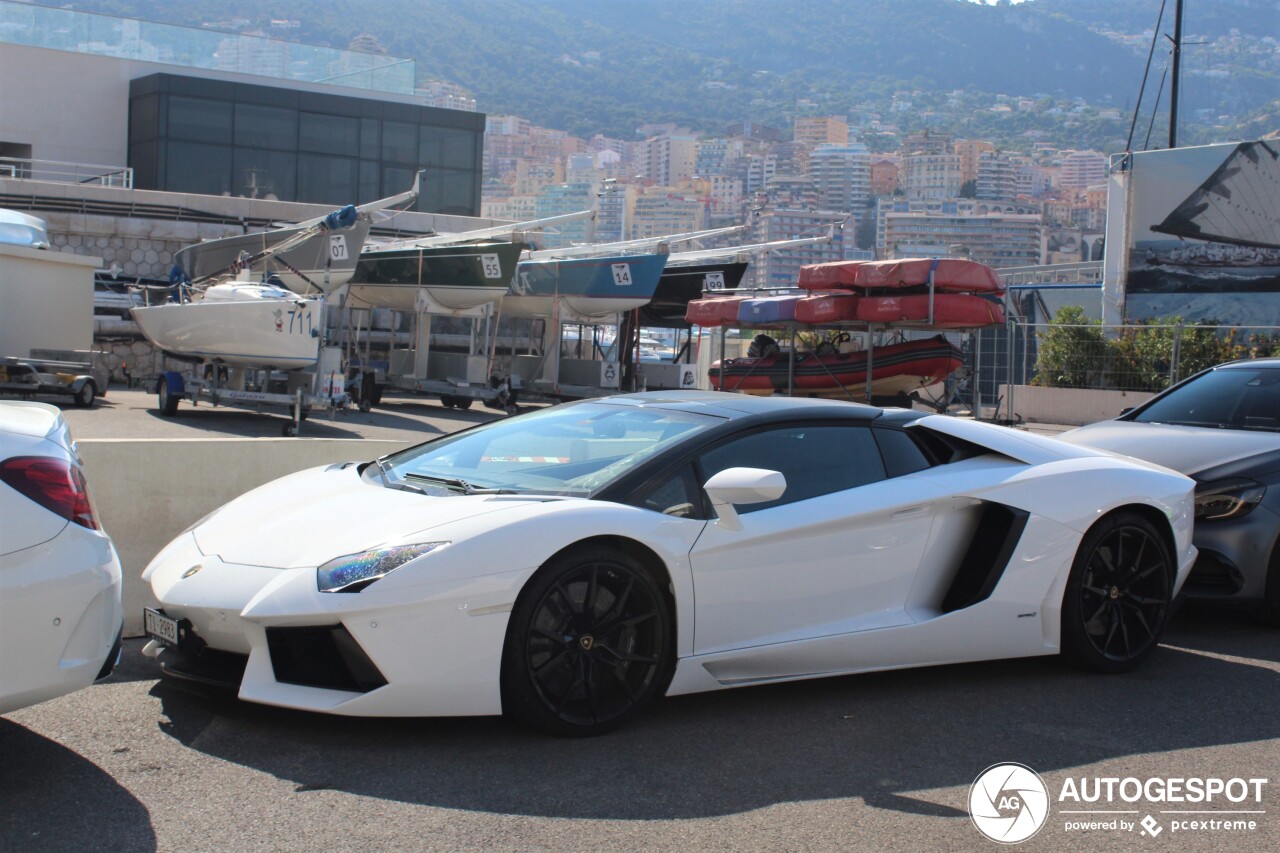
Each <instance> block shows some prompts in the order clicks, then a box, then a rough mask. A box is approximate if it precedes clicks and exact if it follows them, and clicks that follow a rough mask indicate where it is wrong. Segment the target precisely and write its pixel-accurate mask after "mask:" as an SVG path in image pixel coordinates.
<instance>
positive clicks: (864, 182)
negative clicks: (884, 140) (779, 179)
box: [808, 143, 871, 212]
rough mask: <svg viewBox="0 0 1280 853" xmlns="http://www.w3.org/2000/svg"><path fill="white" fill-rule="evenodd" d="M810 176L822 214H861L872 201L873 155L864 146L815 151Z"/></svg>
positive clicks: (826, 147) (856, 145) (830, 145)
mask: <svg viewBox="0 0 1280 853" xmlns="http://www.w3.org/2000/svg"><path fill="white" fill-rule="evenodd" d="M808 175H809V177H810V178H811V179H812V180H813V184H814V188H815V189H816V190H817V192H818V207H820V208H821V209H823V210H843V211H846V212H853V211H859V212H860V211H862V210H863V208H865V207H866V206H867V202H869V201H870V200H871V152H870V151H868V150H867V146H865V145H863V144H861V143H846V144H844V145H834V144H824V145H819V146H818V147H817V148H814V149H813V151H812V152H811V153H810V155H809V171H808Z"/></svg>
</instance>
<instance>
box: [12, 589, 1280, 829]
mask: <svg viewBox="0 0 1280 853" xmlns="http://www.w3.org/2000/svg"><path fill="white" fill-rule="evenodd" d="M139 647H140V643H139V642H138V641H131V642H130V643H129V644H128V645H127V648H126V654H125V659H124V664H123V666H122V667H121V668H120V669H119V670H118V671H117V673H116V675H114V676H113V677H112V678H111V679H110V680H109V681H107V682H104V683H102V684H99V685H96V686H94V687H91V688H89V689H87V690H83V691H81V692H79V693H75V694H72V695H70V696H66V697H63V698H60V699H56V700H53V701H50V702H47V703H44V704H42V705H38V706H36V707H33V708H28V709H24V710H21V711H17V712H13V713H11V714H8V715H6V716H4V717H0V757H2V760H0V850H4V851H6V853H15V851H64V850H65V851H86V850H94V851H102V850H126V851H148V850H233V851H242V850H243V851H250V850H252V851H262V850H306V851H311V850H315V851H334V850H642V849H643V850H656V849H662V850H681V851H684V850H781V849H787V850H992V849H1001V848H999V847H998V846H997V845H995V844H993V843H991V842H989V841H986V840H985V839H984V838H982V837H981V836H980V835H979V834H978V831H977V830H976V829H975V827H974V825H973V824H972V823H971V821H970V819H969V817H968V813H967V811H966V806H967V798H968V793H969V788H970V785H971V783H972V782H973V780H974V778H975V777H976V776H977V775H978V774H979V773H980V772H981V771H982V770H983V769H985V768H987V767H988V766H989V765H992V764H994V763H997V762H1020V763H1022V764H1025V765H1027V766H1028V767H1030V768H1032V769H1034V770H1035V771H1037V772H1039V773H1040V774H1041V776H1042V777H1043V778H1044V781H1045V782H1046V784H1047V787H1048V790H1049V792H1050V799H1051V804H1050V808H1051V813H1050V815H1049V818H1048V821H1047V823H1046V825H1045V826H1044V828H1043V829H1042V830H1041V831H1040V833H1039V834H1038V835H1036V836H1035V837H1033V838H1032V839H1031V840H1029V841H1027V842H1025V843H1023V844H1021V845H1019V846H1017V847H1015V848H1012V849H1020V850H1080V851H1092V850H1117V851H1118V850H1124V851H1131V850H1146V849H1150V850H1174V851H1182V850H1187V851H1224V850H1241V851H1246V850H1247V851H1258V850H1276V849H1280V716H1278V715H1277V714H1276V712H1275V709H1276V707H1277V704H1278V703H1280V632H1277V631H1272V630H1268V629H1264V628H1261V627H1258V626H1255V625H1253V624H1252V623H1250V622H1249V621H1248V620H1247V619H1244V618H1242V617H1241V616H1240V615H1238V614H1234V613H1231V612H1215V611H1212V610H1209V611H1202V610H1198V609H1195V608H1190V607H1188V608H1184V609H1183V611H1182V612H1181V613H1180V614H1179V616H1178V617H1177V619H1176V620H1175V621H1174V623H1173V624H1172V626H1171V630H1170V631H1169V633H1168V635H1167V636H1166V640H1165V643H1164V646H1163V647H1162V648H1160V649H1158V650H1157V652H1156V653H1155V655H1154V656H1153V657H1152V658H1151V659H1150V660H1149V661H1148V662H1147V664H1146V665H1145V666H1143V667H1142V668H1141V669H1139V670H1138V671H1136V672H1133V673H1130V674H1125V675H1118V676H1098V675H1093V674H1089V673H1082V672H1078V671H1075V670H1071V669H1068V668H1065V667H1063V666H1061V665H1059V664H1058V663H1057V662H1056V661H1054V660H1051V659H1043V658H1042V659H1027V660H1020V661H1004V662H995V663H982V664H970V665H964V666H948V667H934V668H927V669H917V670H903V671H896V672H884V673H878V674H871V675H860V676H851V677H844V678H833V679H821V680H815V681H807V682H800V683H791V684H781V685H774V686H767V687H752V688H747V689H741V690H731V691H725V692H721V693H714V694H702V695H696V696H687V697H678V698H674V699H669V700H664V701H662V702H660V703H659V704H658V705H657V706H656V707H655V708H654V709H652V711H651V712H649V713H647V714H645V715H644V716H642V717H641V718H639V719H637V720H636V721H634V723H632V724H631V725H629V726H627V727H625V728H624V729H622V730H620V731H617V732H615V733H612V734H609V735H606V736H603V737H599V738H593V739H587V740H564V739H557V738H551V737H545V736H542V735H538V734H534V733H531V732H527V731H524V730H521V729H518V728H514V727H512V726H510V725H508V724H507V723H505V722H504V721H502V720H501V719H498V718H475V719H445V720H441V719H435V720H431V719H427V720H418V719H394V720H367V719H348V718H341V717H328V716H322V715H313V714H304V713H298V712H293V711H287V710H281V709H275V708H268V707H261V706H254V705H248V704H245V703H241V702H238V701H236V700H233V699H224V700H221V701H215V700H210V699H209V698H207V697H203V696H201V695H197V694H191V693H188V692H184V691H182V690H179V689H177V688H175V687H173V686H171V685H169V684H167V683H161V682H158V681H157V678H156V675H157V671H156V667H155V664H154V662H153V661H150V660H148V659H146V658H143V657H142V656H141V655H140V654H139ZM1196 776H1199V777H1221V778H1237V777H1238V778H1243V779H1251V778H1263V779H1267V780H1268V782H1267V784H1266V785H1264V786H1263V799H1262V802H1261V804H1259V805H1256V806H1254V805H1248V806H1244V805H1235V806H1232V805H1231V804H1228V803H1226V802H1223V801H1222V800H1221V799H1219V800H1218V801H1216V802H1214V803H1212V804H1210V805H1208V806H1203V805H1172V804H1155V803H1148V802H1139V803H1136V804H1133V805H1128V804H1123V803H1121V804H1119V805H1111V806H1109V808H1112V809H1129V810H1132V811H1133V813H1132V814H1128V815H1125V816H1124V817H1125V818H1126V819H1128V820H1131V821H1137V820H1141V818H1143V817H1144V816H1146V815H1152V816H1153V819H1155V820H1157V821H1158V822H1159V824H1160V825H1161V832H1162V834H1161V835H1159V836H1158V837H1157V838H1152V837H1151V836H1140V835H1139V834H1138V833H1139V831H1140V829H1135V830H1133V831H1124V832H1122V831H1117V830H1103V829H1098V830H1094V831H1071V832H1068V831H1067V830H1066V829H1065V828H1064V826H1065V823H1066V821H1068V820H1070V819H1073V818H1075V817H1076V816H1073V815H1066V814H1063V813H1062V812H1063V811H1064V810H1066V809H1069V808H1071V804H1064V803H1060V802H1057V801H1056V797H1057V792H1059V791H1060V789H1061V788H1062V786H1063V784H1064V782H1065V781H1066V779H1067V778H1068V777H1071V778H1073V779H1076V780H1079V779H1081V778H1089V779H1092V778H1094V777H1117V778H1125V777H1134V778H1137V779H1140V780H1145V779H1147V778H1148V777H1157V778H1161V779H1164V778H1170V777H1175V778H1186V777H1196ZM1100 807H1102V806H1097V805H1092V804H1087V803H1086V804H1083V805H1075V808H1077V809H1081V808H1084V809H1088V808H1100ZM1246 807H1247V808H1250V809H1255V810H1262V811H1264V812H1265V813H1264V814H1255V815H1250V816H1248V817H1250V818H1251V819H1254V820H1255V822H1256V824H1257V825H1256V828H1255V829H1253V830H1250V831H1239V832H1224V831H1218V832H1213V831H1191V830H1186V831H1176V830H1175V829H1174V828H1173V826H1172V821H1173V820H1175V819H1178V818H1179V817H1182V818H1184V819H1185V818H1186V817H1187V816H1185V815H1184V816H1177V815H1171V814H1164V813H1163V812H1164V811H1166V810H1190V809H1206V808H1207V809H1210V810H1221V809H1224V808H1236V809H1241V808H1246ZM1108 817H1114V816H1108ZM1199 817H1201V818H1204V817H1209V816H1199ZM1219 817H1222V815H1219Z"/></svg>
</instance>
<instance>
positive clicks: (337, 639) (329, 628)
mask: <svg viewBox="0 0 1280 853" xmlns="http://www.w3.org/2000/svg"><path fill="white" fill-rule="evenodd" d="M267 648H268V650H269V651H270V652H271V668H272V670H273V671H274V672H275V676H276V681H279V682H280V683H282V684H297V685H300V686H302V687H323V688H325V689H327V690H345V691H347V692H349V693H368V692H369V691H370V690H376V689H377V688H379V687H381V686H383V685H384V684H386V683H387V680H386V679H385V678H383V677H382V673H381V672H379V671H378V668H377V667H376V666H374V665H373V661H371V660H369V656H368V655H366V654H365V653H364V649H362V648H360V644H359V643H357V642H356V640H355V637H352V636H351V633H350V632H349V631H347V629H346V628H345V627H344V626H342V625H317V626H315V627H305V628H268V629H267Z"/></svg>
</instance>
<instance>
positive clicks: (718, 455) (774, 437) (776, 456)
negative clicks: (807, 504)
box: [698, 426, 885, 512]
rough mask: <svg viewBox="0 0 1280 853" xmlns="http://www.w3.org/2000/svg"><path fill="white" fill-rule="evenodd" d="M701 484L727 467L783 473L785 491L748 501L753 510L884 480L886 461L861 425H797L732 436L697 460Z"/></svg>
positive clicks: (869, 432)
mask: <svg viewBox="0 0 1280 853" xmlns="http://www.w3.org/2000/svg"><path fill="white" fill-rule="evenodd" d="M698 461H699V464H700V465H701V468H702V472H701V473H702V478H703V480H702V481H703V482H704V483H705V482H706V481H707V480H709V479H710V478H711V477H712V476H713V475H715V474H718V473H719V472H721V471H723V470H725V469H726V468H739V467H742V468H765V469H767V470H770V471H781V472H782V475H783V476H784V477H786V478H787V490H786V492H784V493H783V495H782V497H781V498H779V499H778V500H776V501H767V502H765V503H758V504H749V505H746V506H743V507H741V508H740V509H739V512H756V511H758V510H762V509H769V508H770V507H775V506H782V505H783V504H789V503H795V502H796V501H802V500H807V499H808V498H816V497H819V496H821V495H828V494H831V493H832V492H839V491H843V490H845V489H852V488H854V487H855V486H862V485H866V484H867V483H874V482H877V481H879V480H883V479H884V476H885V469H884V462H883V461H882V460H881V458H880V450H879V449H878V448H877V446H876V442H875V439H874V438H872V436H871V430H870V428H868V427H865V426H799V427H784V428H780V429H770V430H764V431H761V432H755V433H751V434H749V435H744V436H742V437H741V438H736V439H731V440H730V441H728V442H727V443H725V444H722V445H720V446H719V447H716V448H713V449H712V450H709V451H707V452H706V453H704V454H703V455H702V457H701V458H700V459H699V460H698Z"/></svg>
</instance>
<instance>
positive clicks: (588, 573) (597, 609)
mask: <svg viewBox="0 0 1280 853" xmlns="http://www.w3.org/2000/svg"><path fill="white" fill-rule="evenodd" d="M674 657H675V623H674V621H673V618H672V612H671V607H670V605H669V603H668V600H667V597H666V595H665V594H664V593H663V592H662V590H661V589H660V588H659V585H658V583H657V582H656V581H655V580H654V578H653V576H652V575H651V574H650V573H649V572H648V571H647V570H646V569H645V568H644V566H642V565H641V564H640V563H639V562H637V561H636V560H634V559H632V558H631V557H629V556H627V555H625V554H622V553H620V552H618V551H616V550H614V549H612V548H606V547H592V548H585V549H582V550H579V551H576V552H571V553H569V554H567V555H565V556H562V557H559V558H557V559H555V560H554V561H552V562H550V563H548V564H547V565H546V566H545V567H544V568H543V569H542V570H541V571H539V573H538V574H536V575H535V576H534V577H533V579H532V580H531V581H530V582H529V585H528V586H527V587H526V588H525V591H524V592H523V593H522V594H521V596H520V600H519V602H518V603H517V605H516V608H515V610H514V611H513V612H512V614H511V622H510V624H509V626H508V628H507V640H506V645H505V647H504V649H503V659H502V708H503V711H504V713H506V714H507V715H508V716H511V717H514V718H516V719H519V720H521V721H523V722H526V723H529V724H531V725H533V726H536V727H537V728H541V729H544V730H546V731H549V732H552V733H554V734H560V735H569V736H574V737H583V736H589V735H597V734H602V733H604V732H607V731H609V730H611V729H614V728H617V727H618V726H620V725H622V724H623V723H625V722H626V721H627V720H629V719H630V718H631V717H632V716H634V715H635V714H636V713H637V712H638V711H639V710H640V709H641V708H642V707H644V706H645V705H646V704H648V703H649V702H650V701H652V700H653V699H654V698H655V697H656V696H659V695H661V694H662V692H663V691H665V690H666V687H667V684H668V683H669V682H670V680H671V673H672V665H673V661H674Z"/></svg>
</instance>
